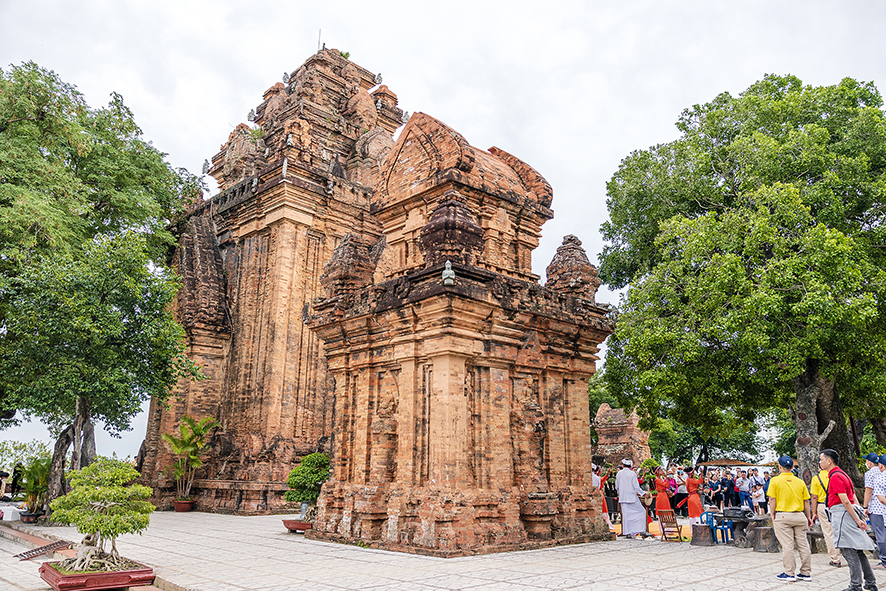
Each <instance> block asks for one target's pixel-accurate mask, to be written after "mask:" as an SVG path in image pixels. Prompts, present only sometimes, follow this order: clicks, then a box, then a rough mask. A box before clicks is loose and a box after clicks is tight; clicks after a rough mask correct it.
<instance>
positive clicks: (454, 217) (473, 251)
mask: <svg viewBox="0 0 886 591" xmlns="http://www.w3.org/2000/svg"><path fill="white" fill-rule="evenodd" d="M418 248H419V250H421V253H422V255H423V256H424V259H425V264H426V265H427V266H432V265H439V264H440V263H442V262H443V261H455V262H457V263H461V264H464V265H472V264H474V261H475V260H476V257H477V253H478V252H479V251H480V250H482V248H483V229H482V228H481V227H480V226H479V225H478V224H477V222H476V220H475V219H474V216H473V214H471V211H470V210H469V209H468V206H467V204H466V203H465V201H464V198H463V197H462V196H461V195H459V194H458V193H457V192H456V191H453V190H449V191H446V192H445V193H444V194H443V197H442V198H441V199H440V203H439V205H437V207H435V208H434V211H433V212H431V217H430V219H429V220H428V223H427V224H425V226H424V227H423V228H422V229H421V234H420V236H419V239H418Z"/></svg>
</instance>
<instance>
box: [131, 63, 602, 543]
mask: <svg viewBox="0 0 886 591" xmlns="http://www.w3.org/2000/svg"><path fill="white" fill-rule="evenodd" d="M377 82H379V83H380V80H379V79H374V78H373V76H372V75H371V74H369V73H368V72H367V71H365V70H363V69H362V68H359V67H358V66H356V65H354V64H353V63H351V62H349V61H347V60H346V59H344V58H343V57H342V56H341V55H340V54H339V53H338V52H337V51H334V50H324V51H321V52H319V53H318V54H317V55H315V56H313V57H312V58H311V59H309V60H308V61H307V62H306V63H305V64H304V65H303V66H302V67H301V68H299V69H298V70H297V71H296V72H295V73H294V74H293V75H292V76H291V77H287V84H286V85H284V84H277V85H276V86H274V87H272V88H271V89H269V90H268V91H267V92H266V93H265V102H263V103H262V104H261V105H260V106H259V107H258V109H256V111H255V115H256V117H255V123H256V124H257V125H258V126H260V129H261V132H256V131H253V130H251V129H250V128H249V127H247V126H241V127H238V128H237V129H236V130H235V131H234V132H233V133H232V134H231V137H230V138H229V140H228V142H227V143H226V144H225V145H224V146H222V151H221V152H220V153H219V154H218V155H216V156H215V157H214V158H213V161H212V166H211V169H210V173H211V174H213V176H215V177H216V179H218V180H219V183H220V185H221V187H222V192H221V193H220V194H219V195H218V196H216V197H214V198H213V199H212V200H211V201H208V202H205V203H201V204H199V205H198V206H197V207H196V208H195V209H194V210H193V211H192V212H191V213H190V215H189V217H188V219H187V220H186V221H184V222H182V225H181V241H180V244H179V248H178V249H177V251H176V264H177V267H178V268H179V269H180V271H181V272H182V274H183V276H184V281H185V289H184V290H182V294H181V295H180V300H179V302H178V305H177V310H178V314H179V317H180V318H181V320H182V322H183V323H184V325H185V327H186V329H187V331H188V335H189V338H190V351H191V355H192V356H193V358H194V359H196V360H198V361H200V362H201V363H202V364H203V365H204V368H205V369H204V373H206V374H207V375H208V376H209V379H207V380H205V381H202V382H196V383H190V384H182V385H181V389H182V394H183V396H182V400H181V401H179V402H175V403H174V404H173V405H172V408H170V409H169V410H167V411H163V410H160V409H157V408H154V409H152V415H151V423H150V426H149V431H148V438H147V448H148V450H149V453H148V455H147V459H146V462H145V470H146V473H147V474H149V475H151V476H150V478H153V479H154V480H158V481H159V482H160V483H162V482H163V481H162V479H160V478H159V477H158V470H159V469H161V468H162V467H163V466H164V465H165V464H164V462H168V457H165V451H164V449H163V448H162V445H160V443H159V441H158V438H159V433H162V432H165V431H169V430H171V429H172V428H173V426H174V425H175V423H176V422H177V420H178V419H179V417H180V416H181V414H182V413H185V412H187V413H189V414H192V415H195V416H204V415H209V416H216V417H218V418H219V420H220V421H221V422H222V424H223V426H224V432H223V433H221V434H217V435H216V436H215V439H214V440H213V446H212V454H211V457H210V459H209V461H208V462H207V466H206V470H204V471H203V472H202V473H201V474H200V475H199V476H201V477H202V478H201V479H200V480H198V482H197V485H196V489H197V493H198V495H200V496H199V497H198V499H199V501H200V503H201V505H200V506H201V507H202V508H204V509H207V508H215V509H216V510H233V511H238V512H261V511H270V510H274V509H277V508H279V507H281V505H282V499H281V496H280V491H281V490H282V489H283V483H282V481H283V480H284V479H285V476H286V474H287V473H288V472H289V470H290V469H291V468H292V467H293V466H294V465H295V464H296V463H297V461H298V459H299V458H300V457H301V456H303V455H304V454H306V453H309V452H313V451H317V450H320V451H326V452H329V453H331V456H332V476H331V478H330V480H329V481H328V482H327V483H326V484H325V485H324V487H323V492H322V494H321V497H320V499H319V502H318V518H317V519H316V521H315V523H314V529H313V530H312V534H311V535H312V536H314V537H316V538H321V539H332V540H348V541H357V540H359V541H362V542H364V543H368V544H372V545H376V546H382V547H387V548H392V549H401V550H410V551H420V552H427V553H432V554H437V555H442V556H452V555H459V554H466V553H474V552H483V551H490V550H504V549H511V548H521V547H532V546H538V545H547V544H554V543H562V542H570V541H581V540H588V539H594V538H599V537H602V536H605V535H607V534H608V531H607V530H606V528H605V526H604V525H603V524H602V522H601V519H600V515H599V513H598V508H599V507H600V496H599V492H597V491H595V490H592V487H591V486H590V484H591V480H590V478H589V471H590V467H591V443H590V433H589V428H590V417H589V409H588V396H587V379H588V378H589V377H590V376H591V375H592V374H593V372H594V370H595V362H596V361H597V357H596V354H597V353H598V346H599V344H600V343H601V342H602V341H603V340H604V339H605V338H606V336H607V335H609V334H610V333H611V332H612V331H613V329H614V322H613V320H612V319H611V318H610V317H609V315H608V308H607V307H606V306H603V305H598V304H596V303H595V301H594V295H595V292H596V289H597V287H598V286H599V284H600V282H599V279H598V278H597V276H596V269H594V267H593V266H592V265H591V264H590V262H589V261H588V258H587V256H586V254H585V252H584V250H583V249H582V248H581V242H580V241H579V240H578V239H577V238H575V237H574V236H567V237H566V239H564V242H563V245H562V246H561V247H560V248H559V249H558V252H557V255H556V256H555V257H554V260H553V261H552V262H551V264H550V266H549V267H548V269H547V275H548V281H547V284H546V286H544V287H543V286H541V285H540V284H539V277H538V276H537V275H535V274H533V273H532V261H531V255H532V251H533V250H534V249H535V248H536V247H537V246H538V240H539V236H540V233H541V226H542V225H543V224H544V222H545V221H547V220H548V219H550V218H551V217H552V215H553V212H552V211H551V209H550V206H551V200H552V196H553V193H552V190H551V187H550V185H549V184H548V183H547V181H545V179H544V178H543V177H542V176H541V175H540V174H538V173H537V172H536V171H535V170H534V169H533V168H531V167H530V166H529V165H527V164H526V163H524V162H522V161H521V160H519V159H518V158H516V157H514V156H512V155H510V154H508V153H507V152H505V151H503V150H500V149H498V148H490V149H489V150H488V151H484V150H480V149H477V148H475V147H473V146H471V145H470V144H469V143H468V142H467V141H466V140H465V138H464V137H462V136H461V135H460V134H459V133H457V132H456V131H454V130H452V129H451V128H449V127H447V126H446V125H445V124H443V123H441V122H440V121H438V120H436V119H434V118H433V117H430V116H428V115H425V114H423V113H416V114H415V115H414V116H413V117H411V118H409V119H408V122H407V123H406V125H405V126H404V128H403V129H402V130H401V132H400V134H399V136H398V138H397V140H396V143H395V142H394V139H393V132H394V131H395V129H396V128H397V127H398V126H399V125H400V124H401V118H402V119H406V118H405V117H403V116H402V112H401V111H400V110H399V109H398V108H397V98H396V96H395V95H394V94H393V93H392V92H391V91H390V90H388V89H387V87H385V86H383V85H382V86H377V85H376V83H377Z"/></svg>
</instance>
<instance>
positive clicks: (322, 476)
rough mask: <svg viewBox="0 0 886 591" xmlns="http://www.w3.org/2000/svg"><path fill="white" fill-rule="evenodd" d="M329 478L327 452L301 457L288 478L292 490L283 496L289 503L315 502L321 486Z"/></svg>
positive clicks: (287, 482) (287, 481)
mask: <svg viewBox="0 0 886 591" xmlns="http://www.w3.org/2000/svg"><path fill="white" fill-rule="evenodd" d="M328 478H329V458H328V457H327V456H326V454H321V453H313V454H309V455H306V456H305V457H303V458H302V459H301V463H300V464H299V465H298V466H296V467H295V468H293V470H292V472H290V473H289V478H287V479H286V484H287V485H288V486H289V488H290V489H291V490H288V491H286V494H284V495H283V498H284V499H286V502H288V503H313V502H314V501H316V500H317V497H319V496H320V487H321V486H323V483H324V482H326V480H327V479H328Z"/></svg>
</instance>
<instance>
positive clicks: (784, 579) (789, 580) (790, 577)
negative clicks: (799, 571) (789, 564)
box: [775, 573, 797, 583]
mask: <svg viewBox="0 0 886 591" xmlns="http://www.w3.org/2000/svg"><path fill="white" fill-rule="evenodd" d="M775 578H776V579H778V580H779V581H781V582H783V583H793V582H794V581H796V580H797V577H795V576H794V575H789V574H787V573H781V574H780V575H777V576H776V577H775Z"/></svg>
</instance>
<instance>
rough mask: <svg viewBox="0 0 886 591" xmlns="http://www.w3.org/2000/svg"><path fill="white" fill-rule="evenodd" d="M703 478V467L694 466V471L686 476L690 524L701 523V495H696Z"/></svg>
mask: <svg viewBox="0 0 886 591" xmlns="http://www.w3.org/2000/svg"><path fill="white" fill-rule="evenodd" d="M690 470H691V468H690ZM704 479H705V474H704V469H703V468H701V469H699V468H696V472H690V473H689V474H688V477H687V478H686V492H687V493H689V497H688V498H687V500H686V503H687V504H688V507H689V523H691V524H698V523H701V521H700V520H699V517H701V514H702V513H704V508H703V507H702V506H701V497H699V496H698V489H699V488H702V487H703V486H704Z"/></svg>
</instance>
